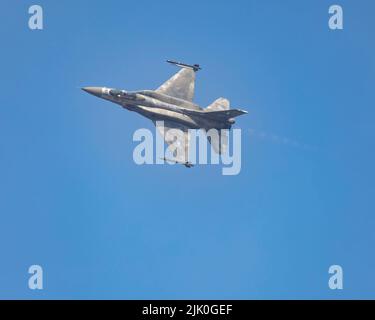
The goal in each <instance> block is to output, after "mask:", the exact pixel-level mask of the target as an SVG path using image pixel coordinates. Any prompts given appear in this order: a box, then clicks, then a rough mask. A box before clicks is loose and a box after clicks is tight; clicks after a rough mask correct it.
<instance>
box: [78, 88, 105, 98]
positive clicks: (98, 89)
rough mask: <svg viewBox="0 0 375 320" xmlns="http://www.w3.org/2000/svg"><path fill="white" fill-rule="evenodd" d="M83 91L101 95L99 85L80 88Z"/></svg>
mask: <svg viewBox="0 0 375 320" xmlns="http://www.w3.org/2000/svg"><path fill="white" fill-rule="evenodd" d="M82 90H83V91H86V92H87V93H90V94H92V95H94V96H97V97H99V96H101V95H102V88H101V87H84V88H82Z"/></svg>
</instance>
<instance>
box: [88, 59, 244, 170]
mask: <svg viewBox="0 0 375 320" xmlns="http://www.w3.org/2000/svg"><path fill="white" fill-rule="evenodd" d="M167 62H168V63H170V64H173V65H176V66H178V67H180V68H181V70H180V71H179V72H177V73H176V74H175V75H174V76H172V77H171V78H170V79H169V80H167V81H166V82H164V83H163V84H162V85H161V86H160V87H159V88H157V89H156V90H139V91H126V90H120V89H116V88H107V87H84V88H82V90H84V91H86V92H88V93H90V94H92V95H94V96H96V97H99V98H102V99H105V100H109V101H111V102H113V103H116V104H118V105H120V106H121V107H123V108H124V109H127V110H129V111H135V112H137V113H139V114H140V115H142V116H144V117H146V118H148V119H150V120H152V121H153V122H154V124H155V125H156V124H157V122H158V121H163V122H164V127H163V128H161V127H160V126H156V127H157V129H158V131H159V133H160V134H161V135H162V137H163V138H164V140H165V142H166V143H167V144H168V145H170V144H172V143H175V138H170V137H168V134H166V133H167V132H168V130H170V129H180V130H181V131H182V132H183V135H184V136H183V138H184V140H185V141H184V144H183V146H184V149H185V150H184V152H182V153H181V154H182V156H179V155H174V156H175V157H177V158H174V159H173V160H170V159H167V158H163V159H164V160H167V161H168V160H170V161H172V162H175V163H179V164H183V165H184V166H185V167H187V168H190V167H192V166H193V165H192V163H191V162H189V160H188V159H189V156H188V150H189V134H188V130H189V129H204V130H206V131H209V130H210V129H216V130H218V131H217V132H218V133H219V137H218V138H215V137H211V136H210V137H209V136H208V140H209V141H210V143H211V145H212V148H213V150H214V151H215V152H216V153H218V154H222V153H224V152H225V151H226V148H227V145H228V136H227V135H226V132H227V130H221V129H230V128H231V127H232V125H233V124H234V123H235V120H234V118H235V117H237V116H240V115H242V114H245V113H247V112H246V111H244V110H240V109H230V104H229V100H227V99H225V98H219V99H217V100H215V101H214V102H213V103H212V104H210V105H209V106H208V107H207V108H205V109H203V108H201V107H200V106H198V105H197V104H195V103H194V102H193V98H194V88H195V74H196V72H197V71H198V70H200V69H201V67H200V66H199V65H198V64H194V65H189V64H186V63H182V62H176V61H171V60H167Z"/></svg>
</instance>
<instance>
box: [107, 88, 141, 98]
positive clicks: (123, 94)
mask: <svg viewBox="0 0 375 320" xmlns="http://www.w3.org/2000/svg"><path fill="white" fill-rule="evenodd" d="M109 94H110V95H111V96H112V97H118V98H120V97H123V98H125V99H135V98H136V97H137V95H136V93H135V92H126V91H125V90H118V89H111V90H109Z"/></svg>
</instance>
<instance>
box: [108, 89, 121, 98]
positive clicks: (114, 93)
mask: <svg viewBox="0 0 375 320" xmlns="http://www.w3.org/2000/svg"><path fill="white" fill-rule="evenodd" d="M109 94H110V95H111V96H113V97H118V96H122V95H124V92H123V91H122V90H117V89H111V90H109Z"/></svg>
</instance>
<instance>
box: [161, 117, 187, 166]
mask: <svg viewBox="0 0 375 320" xmlns="http://www.w3.org/2000/svg"><path fill="white" fill-rule="evenodd" d="M161 123H162V122H161ZM154 124H155V126H156V129H157V130H158V132H159V133H160V135H161V136H162V137H163V139H164V141H165V142H166V143H167V144H168V149H169V151H170V152H171V153H172V154H173V157H174V158H173V159H171V160H173V161H174V162H177V163H180V164H185V165H186V164H187V163H189V145H190V137H189V133H188V129H189V128H188V127H186V126H184V125H181V124H179V123H177V122H173V121H164V126H160V125H158V123H155V122H154ZM173 129H178V130H173Z"/></svg>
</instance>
